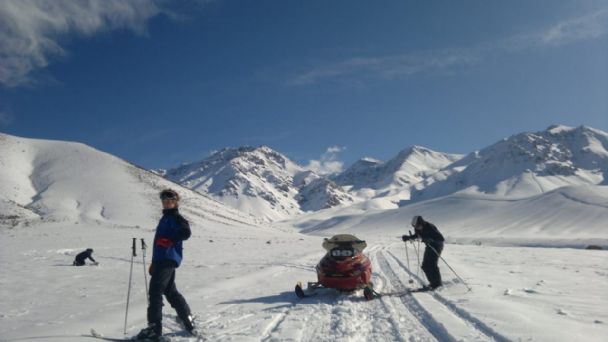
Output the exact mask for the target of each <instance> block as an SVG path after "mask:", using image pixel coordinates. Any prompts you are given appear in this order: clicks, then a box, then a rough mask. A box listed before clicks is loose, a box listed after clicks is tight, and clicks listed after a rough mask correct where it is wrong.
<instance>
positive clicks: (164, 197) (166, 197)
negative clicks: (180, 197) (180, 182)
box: [160, 192, 177, 201]
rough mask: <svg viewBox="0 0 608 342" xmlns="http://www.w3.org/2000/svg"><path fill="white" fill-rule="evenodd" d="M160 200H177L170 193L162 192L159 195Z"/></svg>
mask: <svg viewBox="0 0 608 342" xmlns="http://www.w3.org/2000/svg"><path fill="white" fill-rule="evenodd" d="M160 199H161V200H163V201H164V200H177V196H176V195H175V194H173V193H170V192H163V193H161V194H160Z"/></svg>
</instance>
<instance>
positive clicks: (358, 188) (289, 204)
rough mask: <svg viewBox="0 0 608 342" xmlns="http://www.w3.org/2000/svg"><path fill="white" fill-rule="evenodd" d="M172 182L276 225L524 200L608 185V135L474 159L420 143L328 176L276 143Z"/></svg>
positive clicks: (518, 141)
mask: <svg viewBox="0 0 608 342" xmlns="http://www.w3.org/2000/svg"><path fill="white" fill-rule="evenodd" d="M161 174H162V175H163V176H164V177H166V178H167V179H169V180H171V181H174V182H176V183H179V184H181V185H183V186H184V187H187V188H190V189H192V190H194V191H197V192H200V193H202V194H206V195H210V196H212V197H214V198H216V199H217V200H219V201H221V202H223V203H226V204H228V205H230V206H232V207H234V208H237V209H239V210H241V211H244V212H246V213H250V214H252V215H254V216H257V217H262V218H265V219H268V220H280V219H287V218H289V217H292V216H293V215H296V214H299V213H302V212H308V211H318V210H321V209H328V208H332V207H345V206H348V205H351V204H353V203H358V202H363V201H370V200H374V199H383V198H384V199H387V200H390V201H391V202H392V203H395V205H396V203H398V202H400V203H402V204H404V203H408V202H416V201H420V200H427V199H432V198H437V197H441V196H445V195H449V194H453V193H457V192H466V193H473V194H479V195H483V196H490V197H492V196H495V197H499V198H523V197H530V196H533V195H537V194H540V193H544V192H548V191H551V190H554V189H557V188H559V187H563V186H572V185H599V184H608V133H606V132H603V131H601V130H597V129H593V128H590V127H586V126H580V127H576V128H573V127H566V126H559V125H556V126H551V127H549V128H548V129H547V130H545V131H541V132H536V133H520V134H517V135H514V136H511V137H509V138H506V139H503V140H501V141H499V142H497V143H495V144H493V145H491V146H488V147H486V148H484V149H481V150H479V151H474V152H472V153H469V154H468V155H466V156H463V155H457V154H448V153H441V152H436V151H432V150H430V149H428V148H425V147H421V146H412V147H409V148H406V149H404V150H402V151H401V152H399V153H398V154H397V156H395V157H394V158H392V159H390V160H388V161H386V162H381V161H379V160H377V159H374V158H369V157H366V158H362V159H360V160H358V161H357V162H355V163H354V164H353V165H352V166H350V167H349V168H347V169H346V170H345V171H344V172H342V173H339V174H335V175H330V176H323V175H318V174H316V173H314V172H313V171H311V170H306V169H305V168H304V167H303V166H300V165H298V164H296V163H295V162H293V161H291V160H289V158H287V157H286V156H284V155H282V154H281V153H279V152H277V151H274V150H272V149H271V148H270V147H268V146H261V147H239V148H226V149H224V150H221V151H219V152H216V153H214V154H213V155H211V156H210V157H208V158H206V159H204V160H202V161H199V162H195V163H188V164H183V165H181V166H179V167H176V168H173V169H170V170H168V171H166V172H165V171H163V172H161Z"/></svg>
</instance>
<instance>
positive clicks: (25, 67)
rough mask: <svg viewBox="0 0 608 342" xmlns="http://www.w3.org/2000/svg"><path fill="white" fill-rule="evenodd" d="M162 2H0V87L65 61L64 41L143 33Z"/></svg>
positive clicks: (16, 83) (18, 82) (25, 80)
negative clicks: (60, 59)
mask: <svg viewBox="0 0 608 342" xmlns="http://www.w3.org/2000/svg"><path fill="white" fill-rule="evenodd" d="M159 1H160V0H77V1H74V0H3V1H0V84H3V85H5V86H7V87H15V86H19V85H23V84H28V83H30V82H31V81H32V79H31V72H32V71H33V70H35V69H38V68H44V67H45V66H47V65H48V64H49V63H50V62H51V61H52V60H53V59H54V58H57V57H61V56H64V55H65V54H66V50H65V49H64V48H63V47H62V45H63V44H64V43H65V42H66V41H67V40H68V38H70V37H72V36H74V35H76V36H84V37H86V36H92V35H94V34H96V33H99V32H102V31H109V30H115V29H128V30H131V31H133V32H135V33H138V34H143V33H144V32H145V28H146V22H147V21H148V19H150V18H152V17H154V16H156V15H157V14H159V13H161V12H162V10H161V8H160V5H159Z"/></svg>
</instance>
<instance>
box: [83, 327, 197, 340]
mask: <svg viewBox="0 0 608 342" xmlns="http://www.w3.org/2000/svg"><path fill="white" fill-rule="evenodd" d="M86 336H87V337H92V338H96V339H100V340H104V341H114V342H119V341H140V342H152V341H153V340H152V339H143V340H142V339H137V338H136V336H133V337H124V338H116V337H108V336H105V335H104V334H100V333H98V332H97V331H96V330H95V329H91V335H86ZM192 337H198V341H202V337H200V336H192ZM156 341H159V342H170V341H171V339H170V338H169V337H167V336H161V338H160V339H158V340H156Z"/></svg>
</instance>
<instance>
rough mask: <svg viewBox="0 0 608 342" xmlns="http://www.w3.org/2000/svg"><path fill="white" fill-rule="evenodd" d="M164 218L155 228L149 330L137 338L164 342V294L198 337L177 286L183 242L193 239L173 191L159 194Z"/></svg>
mask: <svg viewBox="0 0 608 342" xmlns="http://www.w3.org/2000/svg"><path fill="white" fill-rule="evenodd" d="M160 199H161V201H162V205H163V216H162V218H161V219H160V222H159V223H158V226H157V227H156V235H154V247H153V252H152V263H151V264H150V270H149V273H150V276H151V278H150V298H149V304H148V327H147V328H145V329H143V330H142V331H141V332H140V333H139V334H138V335H137V336H136V339H137V340H146V341H163V340H164V338H163V337H162V322H161V321H162V307H163V295H165V297H166V298H167V301H168V302H169V304H171V306H172V307H173V308H174V309H175V311H176V312H177V315H178V317H179V318H180V319H181V321H182V323H183V324H184V328H185V329H186V330H187V331H188V332H190V333H191V334H195V330H194V325H193V324H194V322H193V321H192V315H191V313H190V307H189V306H188V303H186V299H184V297H183V296H182V295H181V294H180V293H179V291H177V287H176V286H175V270H176V269H177V268H178V267H179V265H180V263H181V261H182V249H183V247H182V241H183V240H187V239H188V238H189V237H190V234H191V232H190V225H189V224H188V221H186V219H184V218H183V217H182V216H181V215H180V214H179V211H178V203H179V195H178V194H177V192H175V191H173V190H170V189H168V190H163V191H161V193H160Z"/></svg>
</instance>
